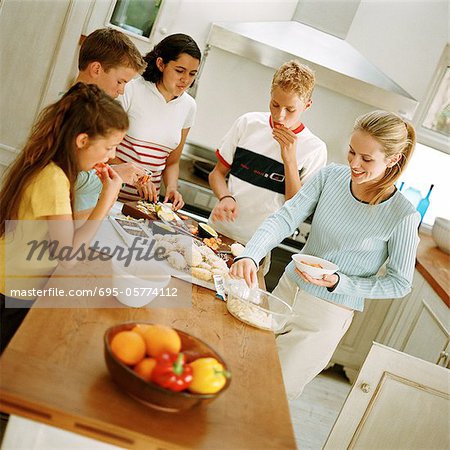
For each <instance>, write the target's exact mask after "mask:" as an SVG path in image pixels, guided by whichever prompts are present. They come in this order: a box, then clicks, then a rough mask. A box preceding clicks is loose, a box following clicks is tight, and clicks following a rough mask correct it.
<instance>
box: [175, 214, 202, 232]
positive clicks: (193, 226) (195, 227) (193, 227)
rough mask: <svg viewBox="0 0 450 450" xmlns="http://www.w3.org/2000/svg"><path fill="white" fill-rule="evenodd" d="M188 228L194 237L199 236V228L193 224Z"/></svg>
mask: <svg viewBox="0 0 450 450" xmlns="http://www.w3.org/2000/svg"><path fill="white" fill-rule="evenodd" d="M179 217H180V218H181V215H179ZM183 220H186V219H183ZM187 227H188V229H189V231H190V232H191V233H192V234H193V235H194V236H197V235H198V226H196V225H193V224H188V226H187Z"/></svg>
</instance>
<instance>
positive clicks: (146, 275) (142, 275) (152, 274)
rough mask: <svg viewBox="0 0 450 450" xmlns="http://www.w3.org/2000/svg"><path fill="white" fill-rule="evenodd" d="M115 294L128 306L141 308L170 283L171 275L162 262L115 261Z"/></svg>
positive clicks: (113, 282) (113, 281)
mask: <svg viewBox="0 0 450 450" xmlns="http://www.w3.org/2000/svg"><path fill="white" fill-rule="evenodd" d="M112 266H113V277H112V285H113V289H114V290H115V291H114V292H113V294H114V295H115V297H116V298H117V300H119V302H120V303H123V304H124V305H126V306H132V307H134V308H140V307H142V306H145V305H148V304H149V303H150V302H151V301H152V300H153V299H154V298H156V297H157V296H158V295H160V294H161V292H162V290H163V289H164V288H165V287H166V286H167V285H168V284H169V282H170V274H169V273H168V272H167V270H166V269H165V268H164V266H163V262H162V261H155V260H153V259H152V260H150V261H144V260H142V261H135V260H133V261H131V263H130V264H129V265H128V266H126V265H125V261H118V260H117V259H113V262H112Z"/></svg>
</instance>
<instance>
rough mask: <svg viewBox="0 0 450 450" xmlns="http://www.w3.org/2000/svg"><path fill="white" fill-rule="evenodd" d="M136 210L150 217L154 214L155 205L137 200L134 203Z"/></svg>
mask: <svg viewBox="0 0 450 450" xmlns="http://www.w3.org/2000/svg"><path fill="white" fill-rule="evenodd" d="M136 209H138V210H139V211H141V212H143V213H145V214H148V215H150V216H151V215H152V214H155V213H156V210H155V204H154V203H150V202H146V201H145V200H139V201H138V202H137V203H136Z"/></svg>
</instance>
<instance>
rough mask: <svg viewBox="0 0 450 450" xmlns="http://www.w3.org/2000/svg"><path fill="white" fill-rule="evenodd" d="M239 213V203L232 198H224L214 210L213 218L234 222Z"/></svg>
mask: <svg viewBox="0 0 450 450" xmlns="http://www.w3.org/2000/svg"><path fill="white" fill-rule="evenodd" d="M237 215H238V205H237V203H236V201H235V200H233V199H232V198H229V197H227V198H224V199H223V200H221V201H220V202H219V203H217V205H216V206H215V207H214V209H213V210H212V220H214V221H220V222H234V220H235V219H236V217H237Z"/></svg>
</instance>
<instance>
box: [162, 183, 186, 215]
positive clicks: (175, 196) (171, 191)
mask: <svg viewBox="0 0 450 450" xmlns="http://www.w3.org/2000/svg"><path fill="white" fill-rule="evenodd" d="M169 202H170V203H172V209H173V210H174V211H178V210H179V209H181V208H182V207H183V206H184V201H183V196H182V195H181V194H180V193H179V192H178V191H177V190H176V188H171V187H168V188H166V196H165V197H164V202H163V203H169Z"/></svg>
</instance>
